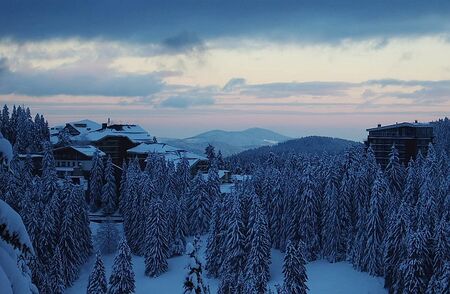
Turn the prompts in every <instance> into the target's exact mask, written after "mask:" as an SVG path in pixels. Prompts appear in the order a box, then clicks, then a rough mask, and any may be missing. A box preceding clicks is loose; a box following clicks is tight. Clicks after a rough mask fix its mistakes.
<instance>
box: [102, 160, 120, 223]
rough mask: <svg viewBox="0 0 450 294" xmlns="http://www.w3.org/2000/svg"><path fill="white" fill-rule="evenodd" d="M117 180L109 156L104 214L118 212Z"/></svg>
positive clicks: (103, 197) (106, 171) (103, 201)
mask: <svg viewBox="0 0 450 294" xmlns="http://www.w3.org/2000/svg"><path fill="white" fill-rule="evenodd" d="M116 202H117V197H116V178H115V176H114V168H113V163H112V159H111V156H109V155H108V159H107V160H106V166H105V184H104V185H103V188H102V207H103V212H104V213H106V214H112V213H114V212H115V211H116Z"/></svg>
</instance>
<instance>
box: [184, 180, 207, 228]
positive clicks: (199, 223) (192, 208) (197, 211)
mask: <svg viewBox="0 0 450 294" xmlns="http://www.w3.org/2000/svg"><path fill="white" fill-rule="evenodd" d="M211 206H212V202H211V199H210V198H209V193H208V190H207V186H206V183H205V180H204V179H203V176H202V174H201V173H198V174H197V176H195V178H194V180H193V184H192V189H191V193H190V197H189V208H188V210H189V232H190V234H191V235H196V234H200V235H201V234H204V233H206V232H208V229H209V222H210V218H211Z"/></svg>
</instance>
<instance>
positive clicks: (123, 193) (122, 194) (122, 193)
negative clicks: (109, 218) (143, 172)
mask: <svg viewBox="0 0 450 294" xmlns="http://www.w3.org/2000/svg"><path fill="white" fill-rule="evenodd" d="M127 174H128V166H127V162H126V161H125V160H123V163H122V175H121V177H120V186H119V201H118V203H119V210H120V212H121V213H122V214H124V213H127V212H124V211H125V210H126V209H127V204H126V203H127V202H129V201H130V200H129V199H128V197H127V196H128V195H127V192H128V187H127V182H128V180H127Z"/></svg>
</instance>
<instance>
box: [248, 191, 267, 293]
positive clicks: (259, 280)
mask: <svg viewBox="0 0 450 294" xmlns="http://www.w3.org/2000/svg"><path fill="white" fill-rule="evenodd" d="M249 219H250V220H249V224H250V225H251V226H250V229H249V243H250V254H249V257H248V259H247V264H246V267H245V276H244V277H245V278H246V281H247V283H250V285H251V288H252V290H251V291H252V292H251V293H265V292H266V290H267V283H268V281H269V279H270V269H269V265H270V237H269V229H268V224H267V215H266V213H265V211H264V209H263V208H262V204H261V201H260V199H259V196H258V195H256V194H255V193H252V197H251V208H250V217H249ZM247 290H250V289H247Z"/></svg>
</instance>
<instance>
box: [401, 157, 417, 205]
mask: <svg viewBox="0 0 450 294" xmlns="http://www.w3.org/2000/svg"><path fill="white" fill-rule="evenodd" d="M416 178H417V175H416V169H415V164H414V161H413V160H412V159H411V160H410V161H409V162H408V167H407V168H406V179H405V186H404V189H403V199H405V201H406V203H407V204H408V205H409V207H413V206H415V205H416V203H417V199H418V194H419V192H418V188H417V187H418V183H417V180H416Z"/></svg>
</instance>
